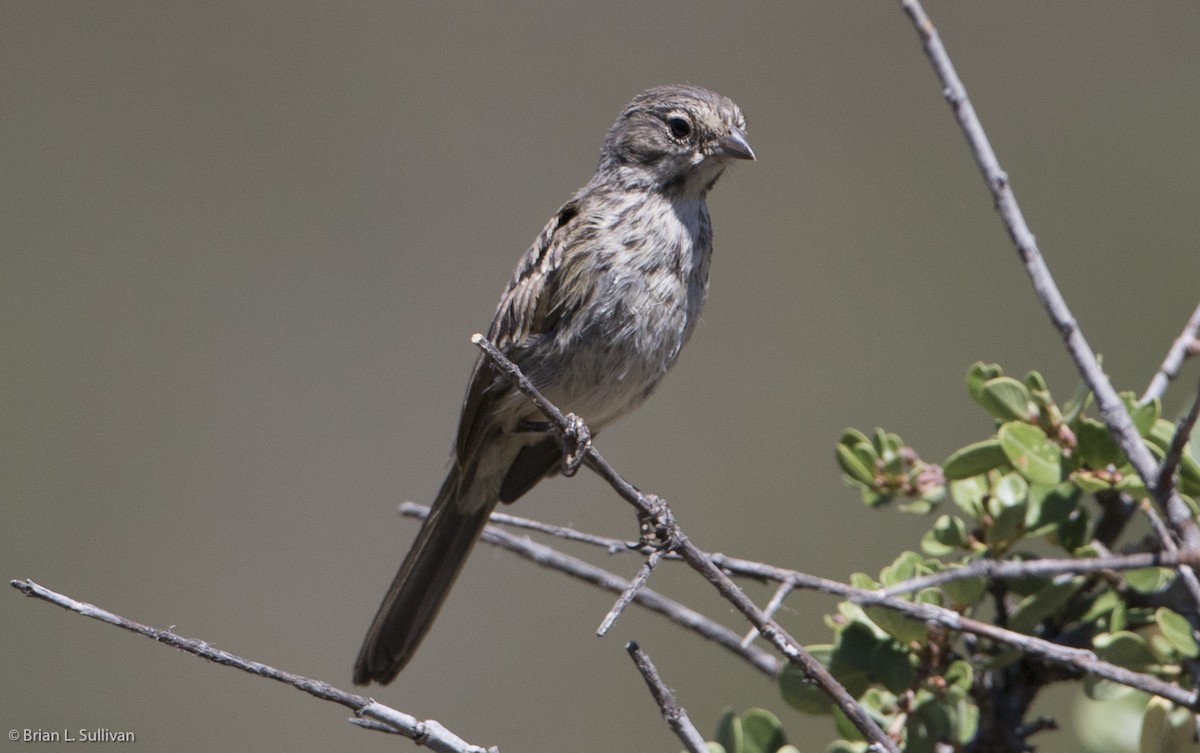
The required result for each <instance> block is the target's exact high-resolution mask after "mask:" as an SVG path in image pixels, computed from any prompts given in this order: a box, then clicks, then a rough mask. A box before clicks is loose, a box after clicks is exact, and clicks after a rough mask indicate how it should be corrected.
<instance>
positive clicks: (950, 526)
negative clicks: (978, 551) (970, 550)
mask: <svg viewBox="0 0 1200 753" xmlns="http://www.w3.org/2000/svg"><path fill="white" fill-rule="evenodd" d="M931 532H932V533H933V537H934V538H935V539H936V540H937V542H938V543H939V544H942V545H943V546H947V547H949V548H950V549H951V550H954V549H966V548H967V545H968V544H969V543H970V541H971V538H970V535H969V534H968V533H967V524H966V523H964V522H963V521H962V519H961V518H959V517H956V516H954V515H942V516H940V517H939V518H938V519H937V520H936V521H934V523H933V529H932V531H931Z"/></svg>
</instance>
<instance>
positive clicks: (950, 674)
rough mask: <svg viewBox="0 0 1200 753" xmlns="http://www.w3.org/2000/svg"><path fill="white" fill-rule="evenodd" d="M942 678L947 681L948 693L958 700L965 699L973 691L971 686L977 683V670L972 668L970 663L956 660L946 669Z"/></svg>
mask: <svg viewBox="0 0 1200 753" xmlns="http://www.w3.org/2000/svg"><path fill="white" fill-rule="evenodd" d="M942 677H943V678H945V680H946V692H947V693H950V694H952V695H953V696H955V697H956V698H965V697H966V695H967V693H968V692H970V690H971V685H973V684H974V682H975V670H974V668H973V667H971V664H970V662H965V661H963V660H962V659H955V660H954V661H952V662H950V666H949V667H947V668H946V671H945V672H944V673H943V674H942Z"/></svg>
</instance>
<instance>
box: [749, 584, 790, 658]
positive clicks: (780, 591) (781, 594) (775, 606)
mask: <svg viewBox="0 0 1200 753" xmlns="http://www.w3.org/2000/svg"><path fill="white" fill-rule="evenodd" d="M791 592H792V584H791V583H780V584H779V587H778V588H776V589H775V593H773V594H771V600H770V601H768V602H767V605H766V606H765V607H763V612H765V613H766V614H767V615H768V616H769V617H774V616H775V613H776V612H778V611H779V608H780V607H781V606H783V600H784V599H786V598H787V595H788V594H790V593H791ZM757 637H758V630H757V629H755V628H750V629H749V630H748V631H747V632H746V636H745V637H744V638H742V645H743V646H749V645H750V644H751V643H754V639H755V638H757Z"/></svg>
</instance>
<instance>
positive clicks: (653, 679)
mask: <svg viewBox="0 0 1200 753" xmlns="http://www.w3.org/2000/svg"><path fill="white" fill-rule="evenodd" d="M625 650H626V651H628V652H629V656H630V657H631V658H632V659H633V664H634V666H635V667H637V668H638V671H639V672H641V673H642V679H644V680H645V681H646V686H647V687H649V688H650V695H652V696H654V702H655V703H657V704H658V709H659V711H661V712H662V716H663V719H665V720H666V721H667V725H668V726H669V727H670V728H671V731H672V732H674V733H675V736H676V737H678V738H679V740H680V742H682V743H683V747H684V748H686V749H687V750H688V751H690V752H691V753H708V743H706V742H704V737H703V736H702V735H701V734H700V732H699V731H698V730H697V729H696V726H695V725H694V724H692V720H691V719H689V718H688V714H687V711H686V710H685V709H684V708H683V707H682V706H680V705H679V702H678V701H676V700H675V696H674V695H673V694H672V693H671V691H670V689H669V688H667V686H666V684H664V683H663V681H662V678H661V677H659V676H658V670H657V669H655V667H654V662H652V661H650V657H649V656H646V652H645V651H642V649H640V648H639V647H638V644H636V643H634V642H633V641H630V642H629V643H626V644H625Z"/></svg>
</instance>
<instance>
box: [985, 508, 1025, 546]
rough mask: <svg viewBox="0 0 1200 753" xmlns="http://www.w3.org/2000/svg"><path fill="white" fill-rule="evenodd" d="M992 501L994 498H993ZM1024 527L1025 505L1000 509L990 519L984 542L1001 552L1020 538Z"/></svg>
mask: <svg viewBox="0 0 1200 753" xmlns="http://www.w3.org/2000/svg"><path fill="white" fill-rule="evenodd" d="M993 499H994V498H993ZM1024 526H1025V505H1024V503H1023V500H1022V503H1021V504H1017V505H1013V506H1010V507H1001V508H1000V510H999V512H998V513H997V514H996V516H995V517H994V518H992V524H991V525H990V526H988V527H987V530H985V531H984V537H983V538H984V540H985V541H986V542H987V544H988V546H990V547H992V548H993V549H996V550H997V551H1003V550H1005V549H1007V548H1008V547H1010V546H1012V545H1013V544H1014V543H1016V541H1017V539H1019V538H1020V537H1021V533H1022V531H1023V530H1024Z"/></svg>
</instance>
